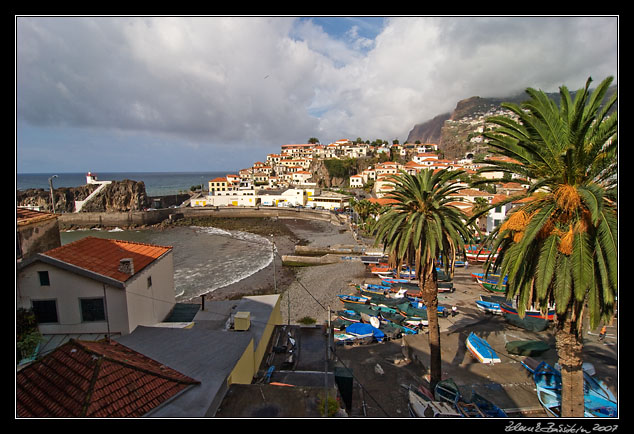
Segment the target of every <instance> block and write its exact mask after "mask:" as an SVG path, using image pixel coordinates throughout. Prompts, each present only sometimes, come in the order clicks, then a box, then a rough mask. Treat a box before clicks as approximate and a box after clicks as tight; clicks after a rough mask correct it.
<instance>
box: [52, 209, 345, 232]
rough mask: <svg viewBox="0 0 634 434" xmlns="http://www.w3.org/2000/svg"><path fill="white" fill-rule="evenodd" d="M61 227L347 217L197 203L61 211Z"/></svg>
mask: <svg viewBox="0 0 634 434" xmlns="http://www.w3.org/2000/svg"><path fill="white" fill-rule="evenodd" d="M58 217H59V225H60V228H61V229H66V228H68V227H73V226H81V227H123V226H125V227H128V226H146V225H155V224H158V223H161V222H162V221H164V220H167V219H170V218H172V219H173V218H196V217H222V218H241V217H269V218H281V219H284V218H289V219H310V220H320V221H326V222H330V223H332V224H335V225H342V224H345V223H346V221H347V217H346V216H345V215H337V214H335V213H331V212H330V211H322V210H309V209H305V208H303V209H294V208H266V207H254V208H249V207H209V208H203V207H200V208H198V207H196V208H189V207H187V208H165V209H156V210H149V211H128V212H82V213H63V214H58Z"/></svg>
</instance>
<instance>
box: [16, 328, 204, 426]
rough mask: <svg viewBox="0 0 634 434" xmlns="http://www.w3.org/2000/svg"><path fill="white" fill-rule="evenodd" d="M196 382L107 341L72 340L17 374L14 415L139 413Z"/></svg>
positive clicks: (128, 414)
mask: <svg viewBox="0 0 634 434" xmlns="http://www.w3.org/2000/svg"><path fill="white" fill-rule="evenodd" d="M199 384H200V382H199V381H197V380H195V379H193V378H191V377H189V376H186V375H183V374H182V373H180V372H178V371H176V370H174V369H172V368H170V367H168V366H165V365H164V364H162V363H160V362H158V361H156V360H153V359H151V358H149V357H146V356H144V355H143V354H141V353H139V352H137V351H134V350H132V349H130V348H128V347H126V346H125V345H122V344H120V343H117V342H115V341H112V340H107V341H101V342H89V341H79V340H75V339H71V340H70V341H69V342H67V343H66V344H64V345H62V346H60V347H59V348H57V349H56V350H55V351H53V352H51V353H49V354H47V355H46V356H44V357H43V358H42V359H40V360H38V361H36V362H34V363H32V364H30V365H29V366H27V367H25V368H23V369H21V370H19V371H18V372H17V374H16V414H17V416H18V417H21V418H25V417H35V418H87V417H142V416H146V415H148V413H150V412H152V411H153V410H155V409H157V408H159V407H160V406H162V405H164V404H165V403H166V402H168V401H170V400H172V399H174V398H175V397H177V396H178V395H180V394H182V393H184V392H186V391H187V390H188V389H191V388H195V387H197V386H198V385H199Z"/></svg>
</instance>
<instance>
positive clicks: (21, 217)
mask: <svg viewBox="0 0 634 434" xmlns="http://www.w3.org/2000/svg"><path fill="white" fill-rule="evenodd" d="M15 217H16V221H17V223H18V226H22V225H27V224H30V223H35V222H40V221H44V220H52V219H55V218H57V216H56V215H55V214H52V213H48V212H42V211H35V210H32V209H28V208H17V209H16V213H15Z"/></svg>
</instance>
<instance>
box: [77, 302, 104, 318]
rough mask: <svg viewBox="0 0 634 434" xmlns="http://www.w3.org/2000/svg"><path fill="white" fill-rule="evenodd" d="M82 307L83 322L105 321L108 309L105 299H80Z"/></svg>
mask: <svg viewBox="0 0 634 434" xmlns="http://www.w3.org/2000/svg"><path fill="white" fill-rule="evenodd" d="M79 303H80V307H81V320H82V321H83V322H91V321H105V320H106V309H105V307H104V303H103V298H81V299H79Z"/></svg>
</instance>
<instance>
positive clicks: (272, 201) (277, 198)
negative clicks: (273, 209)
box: [258, 188, 308, 207]
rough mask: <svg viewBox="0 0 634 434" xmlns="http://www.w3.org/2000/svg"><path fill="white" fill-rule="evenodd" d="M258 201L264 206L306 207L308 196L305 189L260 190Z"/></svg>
mask: <svg viewBox="0 0 634 434" xmlns="http://www.w3.org/2000/svg"><path fill="white" fill-rule="evenodd" d="M258 199H259V200H260V204H261V205H263V206H290V207H295V206H306V203H307V200H308V194H307V191H306V190H305V189H303V188H288V189H286V190H260V191H258Z"/></svg>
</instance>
